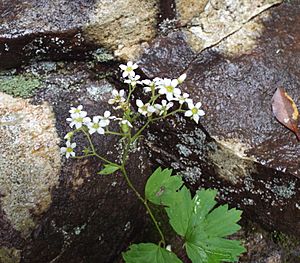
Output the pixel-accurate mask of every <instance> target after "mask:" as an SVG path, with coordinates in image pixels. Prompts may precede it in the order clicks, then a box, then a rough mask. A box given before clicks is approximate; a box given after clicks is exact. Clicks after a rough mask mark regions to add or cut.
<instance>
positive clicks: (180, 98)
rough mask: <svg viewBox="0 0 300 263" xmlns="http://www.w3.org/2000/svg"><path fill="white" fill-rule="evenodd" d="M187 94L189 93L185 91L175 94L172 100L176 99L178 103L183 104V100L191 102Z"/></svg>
mask: <svg viewBox="0 0 300 263" xmlns="http://www.w3.org/2000/svg"><path fill="white" fill-rule="evenodd" d="M189 96H190V95H189V94H187V93H183V94H182V95H181V94H176V95H175V98H174V100H176V101H178V102H179V104H183V103H185V102H187V103H189V102H192V100H191V99H189Z"/></svg>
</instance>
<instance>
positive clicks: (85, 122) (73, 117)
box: [61, 105, 123, 158]
mask: <svg viewBox="0 0 300 263" xmlns="http://www.w3.org/2000/svg"><path fill="white" fill-rule="evenodd" d="M69 113H70V117H69V118H67V121H68V122H70V127H71V128H75V130H74V131H71V132H68V133H67V134H66V136H65V137H64V138H65V139H66V147H62V148H61V152H62V153H64V154H65V155H66V158H69V157H75V152H74V148H75V147H76V143H71V140H72V138H73V135H74V132H78V131H81V130H85V131H87V132H88V133H89V134H91V135H92V134H94V133H98V134H105V132H106V131H108V129H107V127H108V125H109V123H110V121H111V120H119V121H120V120H121V119H119V118H117V117H115V116H111V112H110V111H105V112H104V114H103V116H93V117H92V118H90V117H88V116H87V112H86V111H83V106H82V105H79V106H78V107H77V108H75V107H71V109H70V111H69ZM122 124H123V122H122V120H121V121H120V125H122ZM105 129H106V130H105Z"/></svg>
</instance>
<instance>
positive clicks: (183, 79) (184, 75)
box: [178, 73, 186, 84]
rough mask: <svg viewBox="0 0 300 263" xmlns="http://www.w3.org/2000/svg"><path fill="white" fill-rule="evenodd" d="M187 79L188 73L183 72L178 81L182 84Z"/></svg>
mask: <svg viewBox="0 0 300 263" xmlns="http://www.w3.org/2000/svg"><path fill="white" fill-rule="evenodd" d="M185 79H186V73H184V74H182V75H181V76H180V77H179V78H178V82H179V83H180V84H181V83H182V82H184V81H185Z"/></svg>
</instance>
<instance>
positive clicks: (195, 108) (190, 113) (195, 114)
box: [184, 101, 205, 123]
mask: <svg viewBox="0 0 300 263" xmlns="http://www.w3.org/2000/svg"><path fill="white" fill-rule="evenodd" d="M188 107H189V110H187V111H186V112H185V114H184V116H186V117H191V118H192V119H193V120H194V121H195V122H196V123H198V121H199V117H201V116H204V115H205V112H204V111H203V110H200V107H201V102H198V103H196V105H194V103H193V102H192V101H190V102H189V103H188Z"/></svg>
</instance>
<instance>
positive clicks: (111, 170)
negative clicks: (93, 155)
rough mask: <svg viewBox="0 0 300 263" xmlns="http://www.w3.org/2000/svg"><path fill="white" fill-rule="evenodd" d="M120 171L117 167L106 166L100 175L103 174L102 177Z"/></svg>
mask: <svg viewBox="0 0 300 263" xmlns="http://www.w3.org/2000/svg"><path fill="white" fill-rule="evenodd" d="M119 169H120V167H119V166H117V165H113V164H105V165H104V169H103V170H101V171H100V172H98V174H102V175H107V174H112V173H114V172H115V171H118V170H119Z"/></svg>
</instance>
